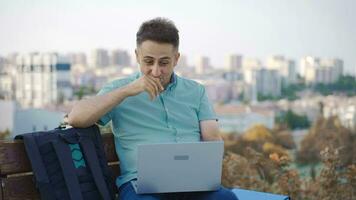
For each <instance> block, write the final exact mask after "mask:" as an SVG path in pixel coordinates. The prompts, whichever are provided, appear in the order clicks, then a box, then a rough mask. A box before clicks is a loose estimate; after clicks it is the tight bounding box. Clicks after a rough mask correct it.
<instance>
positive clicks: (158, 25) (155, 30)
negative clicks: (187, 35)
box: [136, 17, 179, 49]
mask: <svg viewBox="0 0 356 200" xmlns="http://www.w3.org/2000/svg"><path fill="white" fill-rule="evenodd" d="M146 40H152V41H155V42H159V43H169V44H172V45H173V46H174V47H175V48H177V49H178V46H179V35H178V29H177V28H176V26H175V25H174V23H173V22H172V21H171V20H169V19H166V18H161V17H158V18H154V19H151V20H149V21H145V22H143V23H142V25H141V26H140V29H139V30H138V32H137V33H136V44H137V46H139V45H141V44H142V42H144V41H146Z"/></svg>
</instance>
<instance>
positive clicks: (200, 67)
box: [195, 56, 211, 74]
mask: <svg viewBox="0 0 356 200" xmlns="http://www.w3.org/2000/svg"><path fill="white" fill-rule="evenodd" d="M210 67H211V66H210V59H209V58H208V57H205V56H199V57H197V58H196V62H195V73H196V74H204V73H206V72H207V71H208V70H209V69H210Z"/></svg>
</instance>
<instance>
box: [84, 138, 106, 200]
mask: <svg viewBox="0 0 356 200" xmlns="http://www.w3.org/2000/svg"><path fill="white" fill-rule="evenodd" d="M80 144H81V146H82V149H83V151H84V155H85V160H86V161H87V164H88V165H89V168H90V170H91V172H92V175H93V178H94V182H95V184H96V186H97V188H98V190H99V192H100V194H101V196H102V198H103V199H104V200H110V199H112V198H111V195H110V193H109V190H108V188H107V184H106V182H105V180H104V176H103V173H102V169H101V167H100V164H99V160H98V155H97V154H96V151H95V146H94V144H93V141H91V140H90V138H89V137H88V136H84V135H81V138H80Z"/></svg>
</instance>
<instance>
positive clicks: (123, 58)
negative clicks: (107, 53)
mask: <svg viewBox="0 0 356 200" xmlns="http://www.w3.org/2000/svg"><path fill="white" fill-rule="evenodd" d="M110 61H111V62H110V64H111V65H118V66H125V67H127V66H130V65H131V58H130V55H129V53H128V52H127V51H125V50H120V49H116V50H113V51H112V52H111V57H110Z"/></svg>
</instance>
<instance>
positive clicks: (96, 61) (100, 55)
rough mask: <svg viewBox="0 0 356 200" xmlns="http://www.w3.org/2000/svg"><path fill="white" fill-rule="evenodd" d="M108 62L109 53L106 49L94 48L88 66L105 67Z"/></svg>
mask: <svg viewBox="0 0 356 200" xmlns="http://www.w3.org/2000/svg"><path fill="white" fill-rule="evenodd" d="M109 64H110V59H109V53H108V51H107V50H106V49H94V50H93V51H92V52H91V54H90V60H89V66H90V68H101V67H107V66H109Z"/></svg>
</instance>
